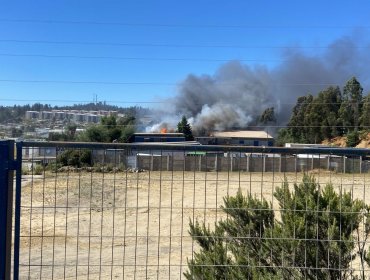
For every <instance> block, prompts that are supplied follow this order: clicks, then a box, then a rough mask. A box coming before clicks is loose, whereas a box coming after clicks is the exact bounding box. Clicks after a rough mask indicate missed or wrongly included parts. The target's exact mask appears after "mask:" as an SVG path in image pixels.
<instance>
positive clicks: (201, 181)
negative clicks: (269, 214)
mask: <svg viewBox="0 0 370 280" xmlns="http://www.w3.org/2000/svg"><path fill="white" fill-rule="evenodd" d="M0 152H1V153H0V159H1V161H0V180H1V181H0V182H1V196H0V198H1V204H0V207H1V210H0V215H1V217H0V218H1V219H0V226H1V228H2V229H3V228H6V229H7V230H6V231H3V230H2V231H1V233H0V234H1V235H0V246H1V247H0V265H1V267H0V273H1V277H2V278H1V279H8V278H9V277H11V276H12V278H14V279H185V276H184V272H186V271H187V270H188V261H191V260H194V258H195V252H196V251H197V250H199V247H198V246H197V244H196V243H195V242H194V240H192V238H191V236H190V235H189V234H188V230H189V226H188V222H189V219H190V220H195V219H197V218H198V219H201V220H203V221H205V222H206V224H210V225H214V224H215V223H216V222H218V221H220V220H221V219H225V216H224V215H223V213H222V211H221V210H220V205H221V204H222V203H223V198H224V197H226V196H228V195H235V194H236V193H237V191H238V190H242V191H243V192H244V193H250V194H253V195H254V196H256V197H261V198H265V199H267V200H268V201H270V203H271V205H272V207H273V211H274V212H276V214H277V215H278V213H279V212H280V210H279V208H278V206H277V205H276V200H274V195H273V193H274V190H275V188H276V186H279V185H281V184H282V183H283V182H285V180H287V181H288V182H289V183H297V182H298V181H299V180H300V179H301V178H302V176H303V174H304V173H310V174H313V175H314V176H316V178H317V180H318V182H319V183H323V184H325V183H332V184H333V185H334V186H335V190H336V191H337V192H338V193H342V191H350V192H351V193H352V194H353V197H354V198H359V199H361V200H364V201H365V202H366V203H369V202H370V197H368V196H369V195H368V194H367V193H368V192H367V188H369V187H370V173H369V171H370V158H369V156H370V151H369V150H368V149H339V148H296V149H292V148H278V147H236V146H234V147H233V146H203V145H202V146H188V145H174V144H160V145H157V144H142V145H140V144H117V143H111V144H102V143H65V142H17V143H16V152H14V141H3V142H0ZM63 160H66V161H63ZM12 170H15V171H16V176H15V182H16V184H15V191H13V173H12V172H13V171H12ZM13 194H14V198H15V199H14V201H13ZM12 208H14V209H13V216H14V228H13V230H12V219H11V218H10V217H11V213H12ZM318 226H319V225H318ZM12 235H13V245H12V250H10V246H11V244H12V242H11V240H12V239H11V236H12ZM238 238H240V237H238ZM329 241H330V240H329ZM353 242H366V244H367V242H368V241H367V240H365V241H364V240H362V239H358V240H357V241H355V240H354V241H353ZM11 251H12V252H13V264H14V265H13V272H12V275H11V272H10V267H11V265H10V258H11V254H10V252H11ZM272 253H273V252H272ZM275 253H277V252H275ZM279 253H281V252H279ZM357 264H358V260H357V259H356V258H354V259H353V261H351V268H350V269H351V273H352V274H353V275H360V274H361V273H360V272H361V268H360V267H358V266H357ZM215 265H216V264H215ZM293 266H294V263H293ZM297 269H298V267H297ZM299 269H303V268H302V267H300V268H299ZM310 269H312V268H310ZM315 269H324V270H325V269H329V268H327V267H326V268H325V267H316V268H315ZM338 269H344V268H341V267H339V268H338ZM346 269H347V268H346ZM366 271H368V269H367V270H366Z"/></svg>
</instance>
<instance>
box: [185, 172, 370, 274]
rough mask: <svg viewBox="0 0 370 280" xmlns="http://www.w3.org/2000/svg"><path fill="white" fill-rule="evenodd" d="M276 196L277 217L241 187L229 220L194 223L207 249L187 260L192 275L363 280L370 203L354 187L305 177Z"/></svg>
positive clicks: (227, 202) (231, 199) (226, 208)
mask: <svg viewBox="0 0 370 280" xmlns="http://www.w3.org/2000/svg"><path fill="white" fill-rule="evenodd" d="M274 197H275V198H276V199H277V201H278V204H279V207H280V209H281V210H282V211H279V216H278V217H275V213H274V211H273V210H272V205H271V204H270V203H268V202H267V201H266V200H265V199H263V198H262V199H258V198H256V197H254V196H252V195H251V194H248V195H247V196H243V194H242V193H241V191H240V190H239V191H238V193H237V194H236V196H227V197H225V198H224V205H223V206H222V207H221V208H222V210H223V212H224V213H225V217H226V218H225V219H224V220H221V221H218V222H217V223H216V224H215V226H214V229H210V227H209V226H208V227H207V226H206V225H205V223H200V222H199V221H198V220H196V221H190V230H189V233H190V235H191V236H192V238H193V239H194V240H195V241H196V243H197V244H198V245H199V247H200V249H199V251H198V252H195V253H194V258H193V259H191V260H188V271H186V272H185V273H184V275H185V277H186V278H187V279H356V278H355V277H353V275H352V273H351V267H350V265H351V262H352V261H353V259H354V258H356V256H357V257H359V259H360V265H361V267H362V271H364V268H365V266H368V265H369V253H368V248H365V244H366V240H367V238H368V236H369V233H370V225H369V221H370V220H369V207H368V206H367V205H365V204H364V203H363V202H362V201H360V200H358V199H352V197H351V193H350V192H348V193H347V192H344V193H341V194H340V195H339V194H337V193H336V192H335V191H334V187H333V186H332V185H331V184H327V185H326V186H325V187H321V186H320V185H319V184H318V183H317V182H316V181H315V179H314V178H313V177H310V176H307V175H305V176H304V177H303V180H302V182H301V183H300V184H294V187H293V189H291V188H290V187H289V184H288V183H287V182H285V183H283V184H282V186H281V187H278V188H276V191H275V193H274ZM362 221H365V227H364V228H361V229H360V223H361V222H362ZM363 236H364V237H363ZM362 237H363V239H361V238H362ZM364 277H365V275H364V272H362V279H365V278H364Z"/></svg>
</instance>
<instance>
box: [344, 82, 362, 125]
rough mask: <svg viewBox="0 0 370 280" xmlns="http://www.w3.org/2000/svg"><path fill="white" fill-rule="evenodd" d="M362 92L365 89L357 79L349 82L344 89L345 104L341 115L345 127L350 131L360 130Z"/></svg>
mask: <svg viewBox="0 0 370 280" xmlns="http://www.w3.org/2000/svg"><path fill="white" fill-rule="evenodd" d="M362 91H363V88H362V87H361V84H360V83H359V82H358V81H357V79H356V78H355V77H352V78H351V79H350V80H349V81H347V83H346V85H345V86H344V88H343V102H342V104H341V106H340V110H339V114H340V119H341V122H342V125H343V127H344V128H348V131H352V130H355V131H357V130H358V125H359V121H358V120H359V117H360V115H361V101H362Z"/></svg>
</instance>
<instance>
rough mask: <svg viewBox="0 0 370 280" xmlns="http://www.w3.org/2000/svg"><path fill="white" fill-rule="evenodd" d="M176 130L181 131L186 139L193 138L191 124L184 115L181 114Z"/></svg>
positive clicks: (190, 139)
mask: <svg viewBox="0 0 370 280" xmlns="http://www.w3.org/2000/svg"><path fill="white" fill-rule="evenodd" d="M177 132H180V133H183V134H184V135H185V140H186V141H192V140H194V137H193V132H192V130H191V126H190V124H189V123H188V120H187V119H186V117H185V116H182V119H181V121H180V122H179V123H178V124H177Z"/></svg>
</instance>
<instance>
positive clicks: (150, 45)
mask: <svg viewBox="0 0 370 280" xmlns="http://www.w3.org/2000/svg"><path fill="white" fill-rule="evenodd" d="M0 43H22V44H50V45H53V44H54V45H85V46H123V47H168V48H227V49H230V48H236V49H328V48H330V47H329V46H246V45H217V44H212V45H210V44H154V43H122V42H83V41H49V40H18V39H0ZM356 48H364V49H369V48H370V46H356Z"/></svg>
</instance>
